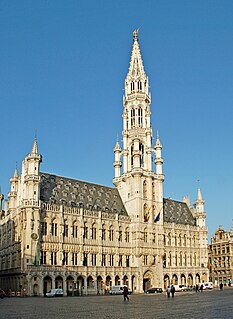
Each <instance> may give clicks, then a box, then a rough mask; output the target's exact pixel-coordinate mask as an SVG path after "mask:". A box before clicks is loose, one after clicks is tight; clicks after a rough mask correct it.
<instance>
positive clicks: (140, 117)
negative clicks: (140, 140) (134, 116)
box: [138, 108, 143, 126]
mask: <svg viewBox="0 0 233 319" xmlns="http://www.w3.org/2000/svg"><path fill="white" fill-rule="evenodd" d="M142 120H143V117H142V109H141V108H139V109H138V125H139V126H142V125H143V121H142Z"/></svg>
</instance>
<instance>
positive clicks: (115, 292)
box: [109, 285, 132, 295]
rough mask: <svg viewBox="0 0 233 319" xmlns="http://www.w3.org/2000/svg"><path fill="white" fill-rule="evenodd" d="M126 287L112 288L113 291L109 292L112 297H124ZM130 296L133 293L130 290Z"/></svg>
mask: <svg viewBox="0 0 233 319" xmlns="http://www.w3.org/2000/svg"><path fill="white" fill-rule="evenodd" d="M123 289H124V286H120V285H117V286H112V289H111V290H110V291H109V293H110V295H122V294H123ZM128 292H129V295H130V294H131V293H132V290H131V289H130V288H128Z"/></svg>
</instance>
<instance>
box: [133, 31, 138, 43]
mask: <svg viewBox="0 0 233 319" xmlns="http://www.w3.org/2000/svg"><path fill="white" fill-rule="evenodd" d="M138 30H139V29H135V30H134V31H133V39H134V41H137V40H138Z"/></svg>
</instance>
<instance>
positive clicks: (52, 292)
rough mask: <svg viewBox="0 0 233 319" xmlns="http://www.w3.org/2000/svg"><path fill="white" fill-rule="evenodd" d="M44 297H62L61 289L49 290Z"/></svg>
mask: <svg viewBox="0 0 233 319" xmlns="http://www.w3.org/2000/svg"><path fill="white" fill-rule="evenodd" d="M46 297H63V289H61V288H57V289H51V290H49V292H47V293H46Z"/></svg>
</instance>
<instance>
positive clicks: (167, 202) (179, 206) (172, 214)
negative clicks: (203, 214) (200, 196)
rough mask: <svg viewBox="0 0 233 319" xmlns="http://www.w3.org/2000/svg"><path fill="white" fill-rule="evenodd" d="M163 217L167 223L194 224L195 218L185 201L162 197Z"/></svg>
mask: <svg viewBox="0 0 233 319" xmlns="http://www.w3.org/2000/svg"><path fill="white" fill-rule="evenodd" d="M163 219H164V221H165V222H167V223H175V224H184V225H191V226H196V219H195V217H193V214H192V212H191V211H190V209H189V208H188V206H187V204H186V203H183V202H177V201H175V200H173V199H168V198H164V199H163Z"/></svg>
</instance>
